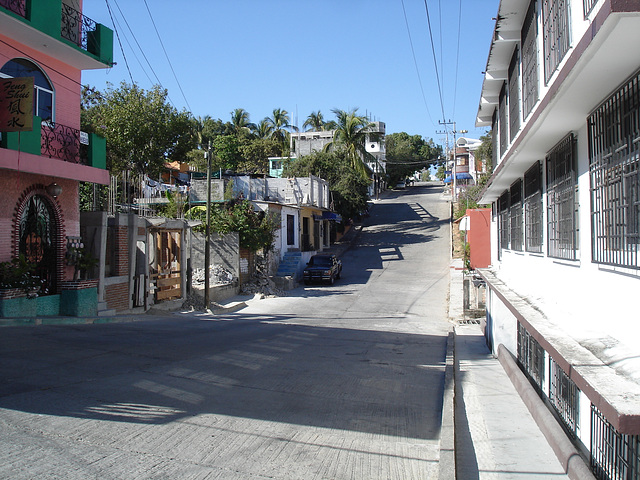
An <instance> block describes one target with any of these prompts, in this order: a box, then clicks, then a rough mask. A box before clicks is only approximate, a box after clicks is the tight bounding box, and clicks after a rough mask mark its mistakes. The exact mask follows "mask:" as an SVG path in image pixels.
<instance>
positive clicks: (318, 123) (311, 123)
mask: <svg viewBox="0 0 640 480" xmlns="http://www.w3.org/2000/svg"><path fill="white" fill-rule="evenodd" d="M302 127H303V128H304V127H310V128H309V129H308V130H307V131H309V130H311V131H313V132H320V131H322V130H324V118H323V117H322V112H320V110H318V111H317V112H311V113H310V114H309V116H308V117H307V119H306V120H305V121H304V123H303V124H302Z"/></svg>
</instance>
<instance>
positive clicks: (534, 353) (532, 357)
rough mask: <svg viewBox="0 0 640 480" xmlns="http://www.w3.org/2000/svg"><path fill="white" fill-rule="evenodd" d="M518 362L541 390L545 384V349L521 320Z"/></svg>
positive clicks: (519, 325)
mask: <svg viewBox="0 0 640 480" xmlns="http://www.w3.org/2000/svg"><path fill="white" fill-rule="evenodd" d="M518 363H519V364H520V366H521V367H522V369H523V370H524V371H525V372H526V374H527V375H528V376H529V378H530V379H531V380H533V381H534V383H535V385H536V387H537V388H538V392H541V391H542V388H543V385H544V349H543V348H542V346H541V345H540V344H539V343H538V341H537V340H536V339H535V338H533V337H532V336H531V334H530V333H529V332H528V331H527V329H526V328H524V326H523V325H522V324H521V323H520V322H518Z"/></svg>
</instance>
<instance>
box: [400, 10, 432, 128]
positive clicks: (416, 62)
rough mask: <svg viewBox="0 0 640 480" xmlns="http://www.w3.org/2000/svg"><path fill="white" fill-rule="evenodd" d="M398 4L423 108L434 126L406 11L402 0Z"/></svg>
mask: <svg viewBox="0 0 640 480" xmlns="http://www.w3.org/2000/svg"><path fill="white" fill-rule="evenodd" d="M400 3H402V13H404V23H405V25H406V26H407V34H408V35H409V44H410V45H411V54H412V55H413V64H414V65H415V67H416V74H417V75H418V83H419V84H420V91H421V92H422V100H423V101H424V108H425V109H426V110H427V116H428V117H429V121H430V122H431V124H432V125H433V126H435V123H434V121H433V118H431V112H430V111H429V105H428V104H427V97H426V95H425V94H424V87H423V86H422V78H421V77H420V69H419V68H418V61H417V60H416V52H415V50H414V48H413V40H412V39H411V30H410V29H409V21H408V20H407V11H406V10H405V8H404V0H400Z"/></svg>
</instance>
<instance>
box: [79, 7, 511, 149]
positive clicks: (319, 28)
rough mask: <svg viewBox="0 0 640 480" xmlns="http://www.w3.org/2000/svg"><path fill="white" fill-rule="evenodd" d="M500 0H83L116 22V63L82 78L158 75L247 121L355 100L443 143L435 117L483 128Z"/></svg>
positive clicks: (196, 106) (394, 125)
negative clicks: (239, 111)
mask: <svg viewBox="0 0 640 480" xmlns="http://www.w3.org/2000/svg"><path fill="white" fill-rule="evenodd" d="M498 3H499V2H498V0H321V1H318V0H316V1H311V0H270V1H264V0H261V1H260V0H186V1H183V2H175V0H173V1H169V0H84V12H83V13H84V15H86V16H87V17H89V18H91V19H93V20H95V21H96V22H98V23H102V24H104V25H107V26H108V27H110V28H112V29H113V30H114V32H115V33H114V61H115V62H116V65H115V66H113V67H112V68H110V69H105V70H94V71H85V72H83V76H82V83H83V84H85V85H90V86H92V87H95V88H97V89H98V90H100V91H104V90H105V89H106V87H107V82H109V83H111V84H113V85H115V86H118V85H119V84H120V82H122V81H126V82H128V83H131V82H132V81H134V82H136V83H137V84H138V85H139V86H140V87H142V88H144V89H149V88H151V87H152V86H153V85H154V84H160V85H162V86H163V87H164V88H166V89H167V90H168V94H169V100H170V102H171V103H172V104H173V105H174V106H175V107H176V108H177V109H178V110H183V109H185V110H187V111H190V112H191V113H192V114H193V115H194V116H196V117H198V116H200V117H204V116H205V115H209V116H211V117H213V118H220V119H221V120H223V121H229V120H230V117H231V112H232V111H233V110H234V109H236V108H244V109H245V110H247V111H248V112H249V114H250V116H251V121H252V122H254V123H257V122H259V121H260V120H261V119H263V118H264V117H267V116H271V115H272V112H273V109H275V108H281V109H284V110H286V111H288V112H289V113H290V116H291V123H292V124H293V125H297V126H298V127H300V129H301V130H302V124H303V123H304V121H305V120H306V118H307V117H308V116H309V114H310V113H311V112H315V111H318V110H319V111H320V112H322V114H323V116H324V118H325V120H331V119H334V115H333V113H332V110H333V109H336V108H337V109H341V110H351V109H354V108H358V113H359V114H361V115H367V116H368V117H369V118H370V119H371V120H372V121H381V122H384V123H385V124H386V133H387V134H390V133H394V132H407V133H409V134H411V135H416V134H417V135H421V136H422V137H424V138H425V139H430V138H432V139H433V140H434V141H435V142H436V143H437V144H441V145H445V142H446V136H445V135H444V134H442V133H440V132H444V131H445V129H446V130H448V131H449V132H451V131H452V130H453V126H451V125H444V124H442V123H441V122H456V130H457V131H458V132H460V131H461V130H468V132H469V133H466V134H464V135H465V136H467V137H471V138H478V137H480V136H481V135H483V134H484V133H485V132H486V127H483V128H476V127H475V118H476V114H477V111H478V104H479V101H480V91H481V88H482V80H483V74H482V72H483V71H484V69H485V66H486V63H487V56H488V51H489V46H490V44H491V36H492V33H493V28H494V25H495V21H494V20H493V19H492V17H495V16H496V13H497V11H498ZM427 11H428V15H427ZM429 25H430V26H431V29H429ZM123 52H124V55H123ZM458 136H460V134H458ZM449 141H452V137H451V135H449Z"/></svg>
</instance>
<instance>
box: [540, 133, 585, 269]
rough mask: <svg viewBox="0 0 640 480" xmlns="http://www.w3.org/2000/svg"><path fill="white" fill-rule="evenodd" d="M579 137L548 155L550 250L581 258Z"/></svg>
mask: <svg viewBox="0 0 640 480" xmlns="http://www.w3.org/2000/svg"><path fill="white" fill-rule="evenodd" d="M576 190H577V181H576V173H575V139H574V137H573V135H572V134H571V135H568V136H567V137H565V138H564V139H563V140H562V141H561V142H560V143H558V145H556V146H555V147H554V148H553V150H552V151H551V152H550V153H549V155H548V156H547V243H548V246H547V253H548V255H549V256H550V257H555V258H563V259H566V260H575V259H576V258H577V256H576V252H577V238H578V235H577V230H578V228H577V214H576V213H577V212H576V209H577V202H576V200H577V195H576Z"/></svg>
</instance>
